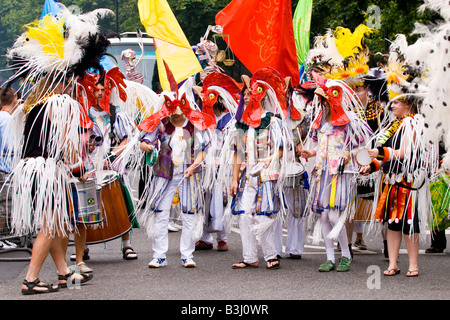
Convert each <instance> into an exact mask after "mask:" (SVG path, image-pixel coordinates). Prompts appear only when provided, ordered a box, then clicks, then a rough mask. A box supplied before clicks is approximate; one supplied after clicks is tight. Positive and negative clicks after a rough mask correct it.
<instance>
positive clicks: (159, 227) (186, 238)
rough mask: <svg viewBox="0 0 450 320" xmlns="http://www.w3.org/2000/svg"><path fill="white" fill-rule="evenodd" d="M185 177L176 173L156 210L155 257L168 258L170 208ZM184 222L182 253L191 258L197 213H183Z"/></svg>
mask: <svg viewBox="0 0 450 320" xmlns="http://www.w3.org/2000/svg"><path fill="white" fill-rule="evenodd" d="M182 178H183V174H178V175H174V176H173V178H172V179H171V180H170V182H169V184H168V186H167V188H166V190H164V197H163V199H162V200H161V202H160V203H159V205H158V208H157V210H156V211H161V212H156V221H155V229H156V234H155V236H154V238H153V258H161V259H165V258H166V253H167V250H168V249H169V219H170V209H171V207H172V202H173V198H174V196H175V191H176V188H177V186H178V184H179V183H180V181H181V180H182ZM181 190H182V188H180V189H178V192H179V193H178V195H179V197H180V200H181V199H182V197H183V196H185V195H183V194H182V191H181ZM181 216H182V224H183V228H182V229H181V230H182V231H181V237H180V253H181V259H189V258H192V257H193V252H194V250H195V241H194V237H193V231H194V224H195V214H187V213H182V214H181Z"/></svg>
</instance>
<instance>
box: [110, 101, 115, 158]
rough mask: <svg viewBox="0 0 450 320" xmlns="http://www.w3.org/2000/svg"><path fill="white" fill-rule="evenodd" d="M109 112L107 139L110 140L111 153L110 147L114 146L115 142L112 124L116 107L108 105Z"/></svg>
mask: <svg viewBox="0 0 450 320" xmlns="http://www.w3.org/2000/svg"><path fill="white" fill-rule="evenodd" d="M109 110H110V113H111V116H110V121H109V122H110V125H111V128H110V132H109V138H110V139H111V151H112V147H114V146H115V142H114V138H115V136H116V135H115V134H114V124H115V123H116V106H113V105H112V104H110V105H109Z"/></svg>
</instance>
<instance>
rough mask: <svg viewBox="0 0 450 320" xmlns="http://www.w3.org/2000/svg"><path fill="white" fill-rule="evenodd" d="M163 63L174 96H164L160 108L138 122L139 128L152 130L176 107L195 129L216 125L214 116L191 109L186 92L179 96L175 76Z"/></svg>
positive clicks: (175, 110)
mask: <svg viewBox="0 0 450 320" xmlns="http://www.w3.org/2000/svg"><path fill="white" fill-rule="evenodd" d="M164 65H165V67H166V72H167V78H168V80H169V83H170V87H171V90H172V91H173V92H175V94H176V98H175V99H173V100H172V99H170V98H169V97H168V96H164V103H163V105H162V106H161V109H160V110H159V111H157V112H155V113H153V114H152V115H151V116H149V117H147V118H146V119H145V120H143V121H142V122H141V123H140V124H139V129H140V130H144V131H146V132H153V131H154V130H155V129H156V127H157V126H158V124H159V123H160V122H161V120H163V119H164V118H166V117H169V116H170V115H172V114H173V113H175V112H177V109H178V108H179V109H180V110H181V111H182V112H183V114H184V115H185V116H186V118H188V120H189V121H190V122H191V123H192V124H193V125H194V127H196V128H197V129H199V130H201V131H203V130H205V129H214V128H215V126H216V124H215V118H214V116H210V115H209V114H207V113H204V112H201V111H198V110H194V109H192V108H191V105H190V103H189V100H188V99H187V98H186V93H183V95H182V96H181V98H179V92H178V85H177V83H176V81H175V78H174V76H173V74H172V72H171V71H170V69H169V66H168V65H167V63H166V62H165V61H164Z"/></svg>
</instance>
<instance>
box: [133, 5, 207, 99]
mask: <svg viewBox="0 0 450 320" xmlns="http://www.w3.org/2000/svg"><path fill="white" fill-rule="evenodd" d="M138 8H139V16H140V19H141V23H142V24H143V25H144V27H145V30H146V31H147V34H148V35H149V36H151V37H153V39H154V43H155V49H156V50H155V53H156V60H157V64H158V73H159V79H160V82H161V87H162V89H163V90H165V91H170V84H169V82H168V80H167V74H166V69H165V67H164V62H163V61H165V62H166V63H167V64H168V66H169V68H170V70H171V71H172V73H173V75H174V77H175V80H176V81H177V83H180V82H182V81H184V80H186V79H187V78H189V77H190V76H192V75H195V74H197V73H198V72H200V71H202V70H203V69H202V67H201V65H200V62H199V61H198V59H197V56H196V55H195V53H194V51H193V50H192V48H191V46H190V44H189V41H188V40H187V38H186V36H185V34H184V32H183V30H182V29H181V27H180V25H179V24H178V21H177V19H176V18H175V15H174V14H173V12H172V9H171V8H170V6H169V4H168V3H167V1H166V0H139V2H138Z"/></svg>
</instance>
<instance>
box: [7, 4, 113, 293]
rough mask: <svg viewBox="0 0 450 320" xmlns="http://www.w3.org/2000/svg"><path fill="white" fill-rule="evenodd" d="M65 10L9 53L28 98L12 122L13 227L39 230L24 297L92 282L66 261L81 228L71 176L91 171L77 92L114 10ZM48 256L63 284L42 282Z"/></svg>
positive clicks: (28, 31)
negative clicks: (74, 218) (82, 145)
mask: <svg viewBox="0 0 450 320" xmlns="http://www.w3.org/2000/svg"><path fill="white" fill-rule="evenodd" d="M60 8H61V11H60V13H58V16H57V17H55V16H53V15H51V14H48V15H46V16H44V17H43V18H42V19H41V20H39V21H35V22H33V23H31V24H28V25H26V26H25V31H24V33H23V34H22V35H21V36H20V37H19V38H18V39H17V40H16V42H15V44H14V46H13V47H12V48H11V49H10V50H8V53H7V57H8V59H9V63H10V65H11V68H12V69H13V70H14V71H15V74H14V75H13V76H12V77H11V78H10V79H9V80H8V84H7V86H9V85H12V83H13V82H15V81H16V80H19V79H20V80H21V86H20V89H19V90H20V92H21V93H22V96H24V97H25V96H26V100H25V102H24V104H23V106H22V108H20V109H17V110H16V112H15V113H14V114H13V117H12V118H11V120H10V122H9V123H8V127H9V128H11V132H12V135H13V137H12V139H11V140H10V141H11V146H10V147H9V148H8V151H7V153H6V154H7V155H11V152H12V150H14V158H13V165H14V169H13V171H12V173H11V174H12V176H11V186H10V191H11V192H12V208H11V215H12V221H11V228H12V232H14V233H15V234H18V235H24V234H30V233H37V237H36V240H35V241H34V244H33V251H32V255H31V260H30V264H29V267H28V270H27V273H26V276H25V280H24V281H23V284H22V293H23V294H36V293H48V292H55V291H57V290H58V288H59V287H67V286H69V285H71V284H72V285H73V284H75V283H77V282H78V283H80V282H81V283H83V282H86V281H88V280H90V279H92V275H88V274H84V273H81V274H79V273H74V272H71V271H70V270H69V268H68V267H67V264H66V259H65V254H66V248H67V244H68V233H69V232H70V231H71V229H73V225H72V224H71V218H70V207H71V203H72V198H71V192H70V189H69V175H68V173H69V172H70V174H71V175H73V176H78V177H80V176H81V175H82V173H83V170H84V166H83V162H82V160H81V159H80V157H79V152H78V145H79V144H78V141H79V136H78V128H79V123H80V106H79V103H78V102H77V101H76V100H74V99H72V97H71V96H70V95H69V94H70V93H71V91H72V87H73V82H74V80H75V78H76V77H78V76H82V75H83V74H84V73H85V72H86V70H87V69H88V68H91V67H98V65H99V61H100V59H101V56H102V55H103V54H104V52H105V51H106V48H107V45H109V41H107V39H106V37H105V36H104V34H102V33H100V32H99V31H98V25H97V21H98V19H99V18H100V17H103V16H106V15H108V14H111V13H112V12H111V11H110V10H107V9H98V10H94V11H92V12H89V13H86V14H83V15H75V14H72V13H71V12H69V10H67V9H66V8H65V7H64V6H62V5H61V6H60ZM69 47H70V48H71V49H70V50H65V49H66V48H69ZM88 53H89V54H88ZM24 119H25V122H23V120H24ZM48 253H50V254H51V256H52V259H53V261H54V263H55V266H56V268H57V271H58V286H54V285H51V284H46V283H44V282H42V281H40V280H39V273H40V271H41V268H42V265H43V263H44V261H45V259H46V257H47V255H48Z"/></svg>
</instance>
